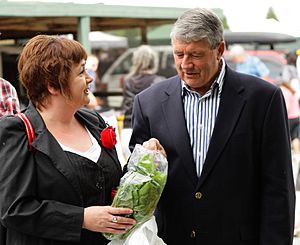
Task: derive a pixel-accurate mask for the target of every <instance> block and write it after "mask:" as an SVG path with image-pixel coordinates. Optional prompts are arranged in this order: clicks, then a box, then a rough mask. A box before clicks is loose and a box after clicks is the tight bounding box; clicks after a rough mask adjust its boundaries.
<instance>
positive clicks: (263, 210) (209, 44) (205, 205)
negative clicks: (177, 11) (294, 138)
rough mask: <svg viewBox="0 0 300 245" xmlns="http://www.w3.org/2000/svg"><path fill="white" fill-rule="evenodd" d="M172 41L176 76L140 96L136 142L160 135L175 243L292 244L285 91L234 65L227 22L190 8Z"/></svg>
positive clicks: (163, 203) (160, 213)
mask: <svg viewBox="0 0 300 245" xmlns="http://www.w3.org/2000/svg"><path fill="white" fill-rule="evenodd" d="M171 41H172V47H173V54H174V59H175V64H176V69H177V72H178V76H175V77H172V78H170V79H167V80H164V81H162V82H160V83H158V84H155V85H153V86H151V87H150V88H148V89H146V90H144V91H142V92H141V93H139V94H138V95H136V96H135V100H134V106H133V117H132V125H133V132H132V137H131V141H130V147H131V148H132V147H133V146H135V144H137V143H141V142H143V141H145V139H149V138H151V137H154V138H156V139H158V140H159V142H160V143H161V145H162V146H163V147H164V149H165V151H166V154H167V158H168V162H169V168H168V179H167V183H166V186H165V189H164V191H163V193H162V196H161V198H160V201H159V203H158V206H157V209H156V212H155V215H156V221H157V224H158V230H159V232H158V235H159V236H160V237H161V238H162V239H163V240H164V242H165V243H166V244H171V245H182V244H184V245H195V244H209V245H217V244H218V245H219V244H226V245H241V244H248V245H254V244H255V245H258V244H260V245H269V244H272V245H292V243H293V228H294V211H295V209H294V204H295V190H294V183H293V174H292V163H291V149H290V138H289V132H288V119H287V115H286V108H285V102H284V98H283V95H282V92H281V90H280V89H279V88H278V87H276V86H274V85H272V84H270V83H268V82H265V81H264V80H262V79H260V78H258V77H255V76H250V75H247V74H242V73H238V72H235V71H233V70H232V69H230V68H229V67H228V66H227V64H226V62H225V60H224V59H223V53H224V50H225V41H224V37H223V26H222V22H221V20H220V19H219V18H218V17H217V16H216V15H215V14H214V13H213V12H211V11H210V10H207V9H203V8H195V9H190V10H187V11H186V12H184V13H183V14H182V15H181V16H180V17H179V18H178V19H177V21H176V23H175V25H174V27H173V29H172V32H171Z"/></svg>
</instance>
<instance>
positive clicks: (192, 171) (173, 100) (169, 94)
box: [162, 76, 198, 186]
mask: <svg viewBox="0 0 300 245" xmlns="http://www.w3.org/2000/svg"><path fill="white" fill-rule="evenodd" d="M175 83H176V86H174V84H175ZM181 90H182V89H181V81H180V79H179V77H177V76H176V78H174V81H173V82H172V87H171V86H170V88H169V89H168V90H166V91H165V94H166V97H165V99H164V100H163V102H162V110H163V113H164V118H165V119H166V123H167V128H168V129H169V135H168V137H171V138H172V142H174V145H175V147H176V150H177V152H178V155H179V156H180V158H181V161H180V162H182V163H184V168H185V170H186V171H187V173H188V175H189V176H190V177H191V178H189V180H191V181H192V182H193V184H194V185H195V186H196V184H197V179H198V177H197V174H196V166H195V164H194V159H193V153H192V148H191V145H190V139H189V134H188V131H187V127H186V122H185V116H184V109H183V103H182V99H181V98H182V96H181ZM178 98H179V99H178Z"/></svg>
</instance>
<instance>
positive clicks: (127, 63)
mask: <svg viewBox="0 0 300 245" xmlns="http://www.w3.org/2000/svg"><path fill="white" fill-rule="evenodd" d="M152 47H153V49H154V50H156V51H157V52H158V54H159V69H158V74H159V75H161V76H165V77H171V76H174V75H176V74H177V73H176V69H175V65H174V58H173V53H172V47H171V46H152ZM134 50H135V48H130V49H128V50H127V51H125V52H124V53H123V54H122V55H121V56H119V57H118V59H116V61H115V62H114V63H113V64H112V65H111V66H110V67H109V68H108V70H107V71H106V72H105V74H104V75H103V77H102V79H101V80H102V83H103V84H105V87H106V88H107V92H108V94H113V96H108V104H109V106H110V107H113V108H120V106H121V103H122V92H123V87H124V82H125V81H124V79H125V76H126V75H127V74H128V73H129V69H130V67H131V64H132V61H131V59H132V55H133V52H134ZM247 53H249V54H251V55H256V56H257V57H258V58H260V59H261V60H262V61H263V62H264V63H265V64H266V65H267V67H268V68H269V69H270V81H271V82H274V83H275V82H276V81H277V80H278V79H279V78H280V75H281V71H282V67H283V65H284V64H285V63H286V60H285V58H284V56H283V54H281V53H279V52H277V51H274V50H247ZM224 58H225V60H226V62H227V64H228V65H229V67H231V68H233V69H234V68H235V66H234V63H233V62H231V61H230V58H229V55H228V52H227V51H225V53H224Z"/></svg>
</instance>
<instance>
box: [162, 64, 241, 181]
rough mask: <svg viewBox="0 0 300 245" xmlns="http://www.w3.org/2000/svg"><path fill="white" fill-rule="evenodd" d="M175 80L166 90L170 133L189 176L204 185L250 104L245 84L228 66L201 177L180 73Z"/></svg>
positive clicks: (163, 107) (167, 118) (166, 115)
mask: <svg viewBox="0 0 300 245" xmlns="http://www.w3.org/2000/svg"><path fill="white" fill-rule="evenodd" d="M171 79H173V81H172V82H171V83H170V86H169V87H168V88H166V90H165V95H166V96H165V98H164V99H163V102H162V110H163V113H164V115H165V120H166V123H167V127H168V129H169V130H170V131H169V135H170V137H171V138H172V142H174V145H175V148H176V150H177V152H178V155H179V156H180V158H181V163H183V164H184V168H185V170H186V171H187V173H188V175H189V176H191V178H189V180H191V181H192V182H193V184H194V185H197V186H200V185H202V183H203V182H204V181H205V179H206V177H207V176H208V175H209V173H210V172H211V171H212V169H213V167H214V165H215V164H216V162H217V159H218V157H219V156H220V154H221V152H222V150H223V149H224V147H225V145H226V143H227V142H228V140H229V138H230V136H231V134H232V132H233V129H234V127H235V125H236V123H237V120H238V118H239V115H240V113H241V112H242V109H243V107H244V105H245V103H246V100H245V99H244V97H243V95H242V94H243V91H244V87H243V86H242V85H241V83H239V81H238V80H239V78H238V76H237V73H236V72H234V71H232V70H231V69H230V68H228V66H226V73H225V77H224V84H223V89H222V94H221V100H220V105H219V112H218V116H217V120H216V123H215V127H214V131H213V134H212V137H211V141H210V146H209V148H208V152H207V155H206V160H205V163H204V166H203V171H202V173H201V176H200V178H198V177H197V173H196V166H195V163H194V159H193V153H192V148H191V146H190V139H189V134H188V131H187V127H186V122H185V116H184V108H183V103H182V86H181V81H180V78H179V77H178V76H177V77H175V78H171ZM174 84H176V85H174ZM175 132H176V133H175Z"/></svg>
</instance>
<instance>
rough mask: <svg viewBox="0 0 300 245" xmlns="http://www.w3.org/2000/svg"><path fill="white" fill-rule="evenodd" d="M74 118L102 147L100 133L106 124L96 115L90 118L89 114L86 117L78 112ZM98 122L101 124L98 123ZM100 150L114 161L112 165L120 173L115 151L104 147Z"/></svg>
mask: <svg viewBox="0 0 300 245" xmlns="http://www.w3.org/2000/svg"><path fill="white" fill-rule="evenodd" d="M95 113H97V112H95ZM76 116H78V118H79V119H80V121H82V122H83V124H84V125H85V126H86V127H87V128H88V130H89V131H90V133H91V134H92V135H93V136H94V138H95V139H96V140H97V141H98V144H99V145H101V146H102V143H101V141H100V133H101V132H102V130H103V129H104V128H105V127H106V124H105V122H104V121H103V120H101V119H100V116H96V115H93V116H91V114H90V112H89V113H88V116H87V115H84V113H83V111H79V112H78V113H77V114H76ZM87 118H88V119H87ZM100 120H101V121H102V122H103V123H100ZM101 150H104V151H106V152H107V153H108V154H109V156H110V157H111V158H112V159H113V160H114V163H115V164H116V166H117V167H118V168H119V170H120V171H122V168H121V164H120V162H119V159H118V155H117V152H116V150H115V149H113V150H109V149H106V148H105V147H104V146H102V147H101Z"/></svg>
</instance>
